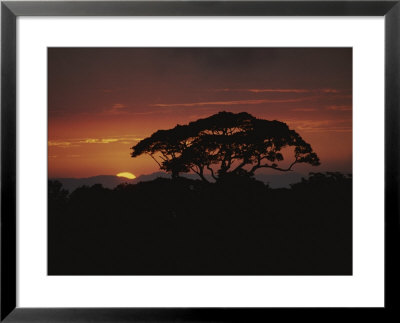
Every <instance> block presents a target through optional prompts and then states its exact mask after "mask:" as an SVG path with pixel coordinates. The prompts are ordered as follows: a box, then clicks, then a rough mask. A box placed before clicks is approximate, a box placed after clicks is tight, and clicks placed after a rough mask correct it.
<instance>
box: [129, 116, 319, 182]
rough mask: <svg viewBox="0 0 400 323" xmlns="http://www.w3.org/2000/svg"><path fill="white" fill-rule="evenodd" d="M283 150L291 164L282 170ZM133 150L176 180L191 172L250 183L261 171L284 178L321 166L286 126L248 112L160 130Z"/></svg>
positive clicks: (133, 155) (311, 152) (307, 146)
mask: <svg viewBox="0 0 400 323" xmlns="http://www.w3.org/2000/svg"><path fill="white" fill-rule="evenodd" d="M285 148H292V150H293V151H292V153H293V159H292V160H291V162H290V163H289V164H286V165H285V166H283V165H284V159H285V158H284V155H283V150H284V149H285ZM131 149H132V150H133V151H132V153H131V156H132V157H137V156H140V155H142V154H148V155H149V156H150V157H151V158H153V160H154V161H155V162H156V163H157V164H158V165H159V167H160V169H162V170H165V171H167V172H170V173H171V174H172V178H177V177H179V173H187V172H190V171H193V172H194V173H196V174H198V175H199V177H200V178H201V179H202V180H203V181H207V179H206V177H205V171H206V170H207V171H208V172H209V173H210V175H211V176H212V178H213V179H214V180H216V181H218V180H221V179H223V178H225V177H226V176H232V175H234V176H249V177H252V176H254V173H255V172H256V171H257V170H258V169H260V168H271V169H274V170H277V171H282V172H286V171H291V170H292V169H293V166H294V165H296V164H300V163H308V164H310V165H313V166H317V165H319V164H320V162H319V158H318V156H317V154H316V153H314V152H313V150H312V148H311V145H310V144H308V143H307V142H305V141H304V140H303V139H302V138H301V136H300V135H299V134H298V133H297V132H296V131H294V130H291V129H289V127H288V125H287V124H285V123H283V122H280V121H276V120H274V121H269V120H263V119H258V118H255V117H253V116H252V115H251V114H249V113H246V112H241V113H232V112H225V111H223V112H219V113H217V114H214V115H212V116H210V117H208V118H204V119H199V120H197V121H193V122H190V123H189V124H187V125H177V126H176V127H174V128H172V129H169V130H158V131H157V132H155V133H153V134H152V135H151V136H150V137H148V138H145V139H143V140H142V141H140V142H139V143H138V144H137V145H135V146H134V147H132V148H131Z"/></svg>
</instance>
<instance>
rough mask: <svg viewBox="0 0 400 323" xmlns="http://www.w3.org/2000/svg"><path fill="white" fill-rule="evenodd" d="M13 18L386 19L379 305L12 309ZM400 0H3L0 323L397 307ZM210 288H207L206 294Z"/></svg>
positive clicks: (253, 317) (233, 317)
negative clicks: (382, 272)
mask: <svg viewBox="0 0 400 323" xmlns="http://www.w3.org/2000/svg"><path fill="white" fill-rule="evenodd" d="M19 16H384V19H385V307H384V308H374V309H371V308H364V309H362V308H352V309H349V308H347V309H343V308H341V309H339V308H336V309H335V308H325V309H321V308H297V309H296V308H280V309H278V308H275V309H273V308H257V309H256V308H246V309H244V308H235V309H233V308H230V309H228V308H213V309H210V308H201V309H200V308H129V309H128V308H123V309H122V308H120V309H116V308H113V309H111V308H97V309H93V308H79V309H78V308H75V309H73V308H52V309H50V308H18V307H16V300H17V286H16V269H17V267H16V266H17V264H16V203H17V201H16V188H17V187H16V185H17V183H16V162H17V156H16V130H17V129H16V81H17V80H16V37H17V30H16V19H17V17H19ZM399 89H400V1H399V0H395V1H386V0H381V1H122V2H119V1H90V2H88V1H87V2H85V1H82V2H81V1H78V2H75V1H74V2H69V1H65V2H64V1H62V2H59V1H45V2H36V1H29V2H24V1H18V2H16V1H2V3H1V94H2V95H1V294H0V296H1V301H0V310H1V312H0V313H1V316H0V320H1V321H2V322H3V321H4V322H97V321H98V322H139V321H140V322H153V321H154V322H160V321H180V322H181V321H191V322H192V321H196V322H203V321H213V322H216V321H218V322H220V321H228V322H231V321H242V322H244V321H247V322H253V321H259V320H260V319H262V320H266V319H268V318H269V317H270V315H271V314H279V315H295V316H298V315H307V317H310V316H309V315H313V314H314V315H315V316H316V317H317V316H319V317H320V318H321V319H323V317H322V315H327V316H330V317H333V318H335V317H336V318H339V317H343V312H345V313H346V314H350V312H354V311H357V313H358V314H359V315H362V316H368V317H369V318H372V319H374V318H376V319H378V318H379V319H381V318H382V316H383V315H387V314H391V315H392V314H393V312H395V311H396V310H397V307H398V306H399V304H400V303H399V296H398V295H399V292H398V291H399V273H400V266H399V264H398V263H399V262H398V260H399V255H400V253H399V251H400V250H399V246H400V239H399V236H400V235H399V231H400V225H399V224H400V221H399V177H400V140H399V139H400V131H399V127H400V122H399V120H400V119H399V118H400V92H399ZM210 292H211V291H210Z"/></svg>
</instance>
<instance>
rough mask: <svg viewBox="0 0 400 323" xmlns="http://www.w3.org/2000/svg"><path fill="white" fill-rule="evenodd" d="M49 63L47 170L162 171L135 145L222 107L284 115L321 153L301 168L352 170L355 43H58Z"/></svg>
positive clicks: (67, 173) (84, 173)
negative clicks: (156, 45) (347, 45)
mask: <svg viewBox="0 0 400 323" xmlns="http://www.w3.org/2000/svg"><path fill="white" fill-rule="evenodd" d="M48 67H49V69H48V112H49V114H48V127H49V128H48V157H49V158H48V161H49V177H90V176H95V175H115V174H117V173H120V172H130V173H133V174H135V175H136V176H139V175H142V174H150V173H152V172H156V171H159V169H158V166H157V164H156V163H155V162H154V161H153V160H152V159H151V158H150V157H147V156H141V157H138V158H131V157H130V152H131V150H130V147H132V146H133V145H135V144H136V143H137V142H138V141H140V140H141V139H143V138H145V137H148V136H150V135H151V134H152V133H153V132H155V131H157V130H159V129H169V128H171V127H174V126H175V125H176V124H185V123H188V122H189V121H194V120H197V119H198V118H203V117H208V116H210V115H212V114H214V113H217V112H219V111H231V112H242V111H245V112H248V113H250V114H252V115H253V116H255V117H258V118H263V119H268V120H279V121H283V122H286V123H287V124H288V125H289V126H290V127H291V128H292V129H294V130H296V131H297V132H298V133H299V134H300V135H301V136H302V137H303V138H304V139H305V140H306V141H307V142H308V143H310V144H311V145H312V147H313V149H314V151H315V152H316V153H317V154H318V156H319V157H320V159H321V166H318V167H311V166H306V165H296V166H297V167H295V168H294V171H297V172H300V173H308V172H309V171H343V172H351V169H352V49H351V48H298V49H293V48H235V49H232V48H223V49H221V48H220V49H218V48H213V49H210V48H187V49H185V48H175V49H168V48H161V49H160V48H50V49H49V50H48ZM265 172H268V171H265ZM269 172H273V170H272V171H271V170H270V171H269Z"/></svg>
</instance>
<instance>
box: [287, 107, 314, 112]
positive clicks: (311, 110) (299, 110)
mask: <svg viewBox="0 0 400 323" xmlns="http://www.w3.org/2000/svg"><path fill="white" fill-rule="evenodd" d="M290 111H295V112H313V111H317V109H315V108H295V109H291V110H290Z"/></svg>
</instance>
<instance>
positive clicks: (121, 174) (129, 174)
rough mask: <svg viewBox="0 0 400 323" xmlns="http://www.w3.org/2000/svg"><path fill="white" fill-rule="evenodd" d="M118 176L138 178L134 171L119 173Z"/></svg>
mask: <svg viewBox="0 0 400 323" xmlns="http://www.w3.org/2000/svg"><path fill="white" fill-rule="evenodd" d="M117 176H118V177H125V178H129V179H135V178H136V176H135V175H133V174H132V173H129V172H122V173H118V174H117Z"/></svg>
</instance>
